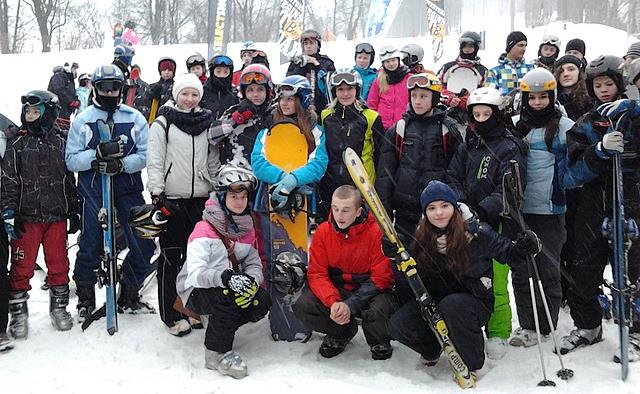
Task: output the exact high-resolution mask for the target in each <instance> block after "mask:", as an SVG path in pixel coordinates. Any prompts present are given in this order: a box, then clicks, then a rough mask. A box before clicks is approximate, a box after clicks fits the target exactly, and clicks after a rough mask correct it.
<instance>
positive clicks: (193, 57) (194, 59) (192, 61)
mask: <svg viewBox="0 0 640 394" xmlns="http://www.w3.org/2000/svg"><path fill="white" fill-rule="evenodd" d="M195 63H203V64H204V63H206V60H204V57H202V55H200V54H195V55H191V56H189V57H188V58H187V64H195Z"/></svg>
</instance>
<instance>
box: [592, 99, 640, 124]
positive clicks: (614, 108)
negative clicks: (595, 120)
mask: <svg viewBox="0 0 640 394" xmlns="http://www.w3.org/2000/svg"><path fill="white" fill-rule="evenodd" d="M628 111H633V113H634V115H640V107H639V106H638V105H637V103H636V101H635V100H629V99H620V100H616V101H614V102H612V103H606V104H602V105H600V106H599V107H598V113H599V114H600V115H602V116H604V117H606V118H610V119H615V118H617V117H619V116H620V115H622V114H624V113H625V112H628Z"/></svg>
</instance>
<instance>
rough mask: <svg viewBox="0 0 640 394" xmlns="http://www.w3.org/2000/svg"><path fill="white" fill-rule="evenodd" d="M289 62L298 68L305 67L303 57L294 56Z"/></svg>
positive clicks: (304, 58) (305, 62) (305, 60)
mask: <svg viewBox="0 0 640 394" xmlns="http://www.w3.org/2000/svg"><path fill="white" fill-rule="evenodd" d="M291 62H293V63H294V64H297V65H298V66H300V67H304V66H306V65H307V57H306V56H305V55H296V56H293V57H292V58H291Z"/></svg>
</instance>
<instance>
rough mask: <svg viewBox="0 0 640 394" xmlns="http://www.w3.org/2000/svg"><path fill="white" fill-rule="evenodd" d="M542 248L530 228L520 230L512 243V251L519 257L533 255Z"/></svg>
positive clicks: (538, 239)
mask: <svg viewBox="0 0 640 394" xmlns="http://www.w3.org/2000/svg"><path fill="white" fill-rule="evenodd" d="M541 250H542V242H540V238H538V236H537V235H536V233H534V232H533V231H531V230H526V231H524V232H521V233H520V234H519V235H518V238H516V240H515V242H514V244H513V252H515V253H516V254H517V255H518V256H520V257H527V256H531V257H535V256H536V255H537V254H538V253H540V251H541Z"/></svg>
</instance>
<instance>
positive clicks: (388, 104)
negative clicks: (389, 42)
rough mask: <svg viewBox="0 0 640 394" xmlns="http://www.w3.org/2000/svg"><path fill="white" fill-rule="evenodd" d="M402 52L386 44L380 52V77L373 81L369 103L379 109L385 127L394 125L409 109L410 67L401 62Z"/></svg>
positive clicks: (370, 106) (371, 106) (375, 109)
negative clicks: (408, 85) (408, 82)
mask: <svg viewBox="0 0 640 394" xmlns="http://www.w3.org/2000/svg"><path fill="white" fill-rule="evenodd" d="M400 59H402V52H400V51H398V50H397V49H396V48H394V47H393V46H385V47H383V48H382V50H381V53H380V61H381V62H382V68H380V71H379V72H378V77H377V78H376V79H375V81H373V84H372V85H371V90H370V91H369V97H368V98H367V105H368V106H369V108H371V109H373V110H374V111H377V112H378V113H379V114H380V118H381V119H382V124H383V125H384V128H385V129H389V127H391V126H393V125H394V123H396V122H397V121H398V120H400V119H401V118H402V114H403V113H405V112H406V111H407V104H408V103H409V93H408V91H407V79H408V78H409V75H410V74H409V69H408V68H407V67H405V66H404V65H403V64H402V63H401V62H400Z"/></svg>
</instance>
